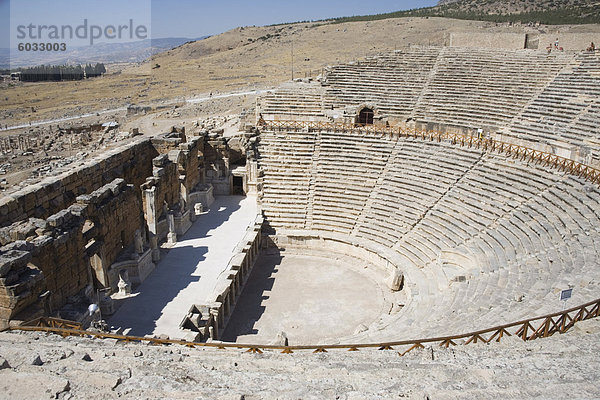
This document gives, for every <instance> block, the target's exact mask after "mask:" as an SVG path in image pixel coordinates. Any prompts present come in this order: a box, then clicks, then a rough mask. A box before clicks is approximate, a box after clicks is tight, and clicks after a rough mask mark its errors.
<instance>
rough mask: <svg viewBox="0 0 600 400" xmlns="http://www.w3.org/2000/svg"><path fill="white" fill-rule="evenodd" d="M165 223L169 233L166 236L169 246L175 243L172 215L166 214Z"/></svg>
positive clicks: (175, 234)
mask: <svg viewBox="0 0 600 400" xmlns="http://www.w3.org/2000/svg"><path fill="white" fill-rule="evenodd" d="M167 222H168V224H169V233H168V234H167V241H168V242H169V243H171V244H174V243H177V233H175V216H174V215H173V213H171V212H170V213H168V214H167Z"/></svg>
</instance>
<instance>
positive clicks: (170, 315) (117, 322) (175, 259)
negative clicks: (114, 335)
mask: <svg viewBox="0 0 600 400" xmlns="http://www.w3.org/2000/svg"><path fill="white" fill-rule="evenodd" d="M256 212H257V206H256V199H255V198H253V197H246V198H244V197H242V196H220V197H216V198H215V202H214V203H213V204H212V205H211V207H210V210H209V211H208V213H206V214H204V215H201V216H200V217H199V218H198V219H197V220H196V222H194V224H193V225H192V227H191V228H190V229H189V230H188V232H187V233H186V234H185V235H184V236H183V237H180V238H178V240H177V243H176V244H175V245H174V246H173V247H172V248H171V249H169V251H168V253H167V254H165V252H161V257H162V259H161V260H160V262H159V263H158V265H157V266H156V269H155V270H154V272H152V274H150V276H149V277H148V278H147V279H146V280H145V281H144V282H143V283H142V284H141V285H140V286H139V287H138V288H137V290H136V291H135V292H134V294H135V296H134V297H131V298H128V299H126V300H124V303H123V305H122V306H121V307H120V308H119V310H118V311H117V312H116V313H115V314H114V315H113V316H112V317H110V318H109V319H108V323H109V325H112V326H114V327H122V328H123V331H124V333H126V334H129V335H135V336H145V335H160V334H166V335H168V336H169V337H171V338H179V337H180V336H181V333H180V330H179V324H180V322H181V320H182V319H183V318H184V316H185V315H186V313H187V311H188V310H189V308H190V306H191V305H192V304H202V303H204V302H206V300H207V297H208V296H210V295H211V294H212V292H213V289H214V287H215V283H216V281H217V277H218V276H219V274H221V273H222V272H223V271H224V270H225V269H226V267H227V263H228V262H229V259H230V258H231V256H232V255H233V254H232V252H233V250H234V248H235V247H236V245H237V244H238V242H239V241H240V240H242V238H243V236H244V234H245V233H246V232H245V231H246V228H247V227H248V225H249V224H251V223H253V222H254V219H255V217H256Z"/></svg>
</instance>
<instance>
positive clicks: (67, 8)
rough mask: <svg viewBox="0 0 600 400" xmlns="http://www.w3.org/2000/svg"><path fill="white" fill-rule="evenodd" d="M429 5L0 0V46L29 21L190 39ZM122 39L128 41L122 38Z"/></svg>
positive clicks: (333, 0) (344, 0)
mask: <svg viewBox="0 0 600 400" xmlns="http://www.w3.org/2000/svg"><path fill="white" fill-rule="evenodd" d="M435 3H437V0H424V1H417V0H396V1H392V0H371V1H365V0H318V1H317V0H304V1H298V0H296V1H294V2H290V1H285V0H254V1H250V0H244V1H242V0H214V1H205V0H179V1H176V0H173V1H168V0H101V1H98V0H96V1H89V0H77V1H75V0H0V47H8V45H9V43H10V37H11V34H12V36H13V39H14V37H15V36H16V34H17V31H16V26H17V25H28V24H29V23H33V24H36V25H59V26H60V25H64V24H71V25H73V26H77V25H80V24H81V23H82V21H83V20H84V19H88V21H89V23H90V24H97V25H99V26H102V27H105V26H107V25H109V24H110V25H117V24H123V23H127V21H129V19H133V20H134V21H135V22H136V23H139V24H144V25H148V30H149V31H150V32H151V37H154V38H161V37H188V38H196V37H200V36H205V35H214V34H218V33H221V32H224V31H227V30H229V29H232V28H235V27H238V26H249V25H267V24H274V23H281V22H294V21H302V20H315V19H323V18H329V17H339V16H352V15H365V14H377V13H384V12H390V11H399V10H406V9H411V8H419V7H428V6H432V5H435ZM125 39H127V40H125ZM99 41H102V40H101V39H99ZM123 41H130V40H129V38H127V37H126V38H124V39H123ZM78 44H79V43H78ZM14 45H15V40H13V46H14Z"/></svg>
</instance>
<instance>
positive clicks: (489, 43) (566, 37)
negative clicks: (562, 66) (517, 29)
mask: <svg viewBox="0 0 600 400" xmlns="http://www.w3.org/2000/svg"><path fill="white" fill-rule="evenodd" d="M557 38H558V41H559V46H560V47H562V48H563V49H564V50H568V51H573V50H574V51H581V50H585V49H586V48H587V47H588V46H589V45H590V42H594V43H599V42H600V35H598V34H594V33H563V32H561V33H544V34H540V33H537V32H532V33H528V34H527V35H526V34H523V33H485V32H453V33H451V34H450V46H456V47H486V48H495V49H515V50H516V49H524V48H525V46H526V44H527V48H530V49H539V50H544V49H545V48H546V47H547V46H548V45H554V42H555V41H556V39H557ZM526 42H527V43H526Z"/></svg>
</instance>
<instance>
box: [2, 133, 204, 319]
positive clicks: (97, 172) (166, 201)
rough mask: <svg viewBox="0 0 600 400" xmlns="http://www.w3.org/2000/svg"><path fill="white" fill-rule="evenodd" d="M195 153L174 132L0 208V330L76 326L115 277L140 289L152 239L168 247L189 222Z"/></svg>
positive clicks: (198, 162)
mask: <svg viewBox="0 0 600 400" xmlns="http://www.w3.org/2000/svg"><path fill="white" fill-rule="evenodd" d="M203 150H204V137H200V136H199V137H192V138H191V139H190V140H189V141H186V137H185V133H184V131H183V130H177V129H175V130H174V131H173V132H170V133H168V134H164V135H161V136H157V137H155V138H152V139H148V138H142V139H138V140H136V141H134V142H132V143H130V144H128V145H127V146H124V147H121V148H119V149H115V150H112V151H110V152H108V153H107V154H104V155H103V156H101V157H98V158H95V159H94V160H92V161H90V162H89V163H87V164H86V165H85V166H82V167H80V168H77V169H74V170H71V171H70V172H65V173H64V174H63V175H60V176H58V177H55V178H52V179H48V180H46V181H44V182H42V183H41V184H39V185H36V186H34V187H32V188H29V189H28V190H27V191H23V192H17V193H15V194H13V195H12V196H10V197H7V198H5V199H3V200H2V202H1V203H0V211H1V213H2V215H1V218H0V224H1V227H0V246H2V247H0V325H2V326H6V325H7V324H8V323H9V321H13V323H18V322H19V321H23V320H27V319H31V318H33V317H36V316H40V315H61V316H63V317H67V318H69V319H77V318H78V317H80V316H81V315H83V314H82V313H85V308H86V307H87V305H89V304H90V302H96V301H100V302H101V305H103V304H102V300H103V298H102V297H100V295H99V294H98V291H100V290H104V289H106V290H108V291H109V293H110V291H115V290H117V286H118V285H117V283H118V281H119V279H120V271H121V270H122V269H127V271H128V272H129V276H130V278H131V281H132V282H133V283H135V284H139V283H141V281H143V279H144V278H145V277H146V276H147V274H148V273H149V272H150V271H151V270H152V269H153V268H154V262H156V261H157V260H158V258H159V256H160V255H159V254H160V253H159V251H158V243H159V242H160V240H162V239H164V238H165V236H167V233H169V236H168V240H170V241H173V240H176V237H177V234H179V235H181V234H183V233H184V232H185V231H186V230H187V229H188V228H189V227H190V226H191V222H192V221H193V220H194V219H195V214H194V206H195V203H196V201H195V200H194V198H193V197H194V196H191V197H190V194H191V193H195V192H197V191H198V189H197V187H200V186H201V185H199V184H200V183H201V181H202V178H203V159H202V157H203ZM107 181H108V182H107ZM202 189H203V190H204V191H206V190H207V188H206V187H202ZM208 189H210V187H208ZM196 197H198V196H196ZM148 199H150V200H151V204H152V207H149V202H148ZM149 211H150V212H149ZM159 231H160V232H159ZM171 234H172V235H171ZM81 306H84V307H83V309H81ZM65 307H66V308H65ZM77 307H79V308H77ZM59 310H60V313H58V311H59ZM65 310H67V311H65ZM63 312H64V313H66V314H62V313H63Z"/></svg>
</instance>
